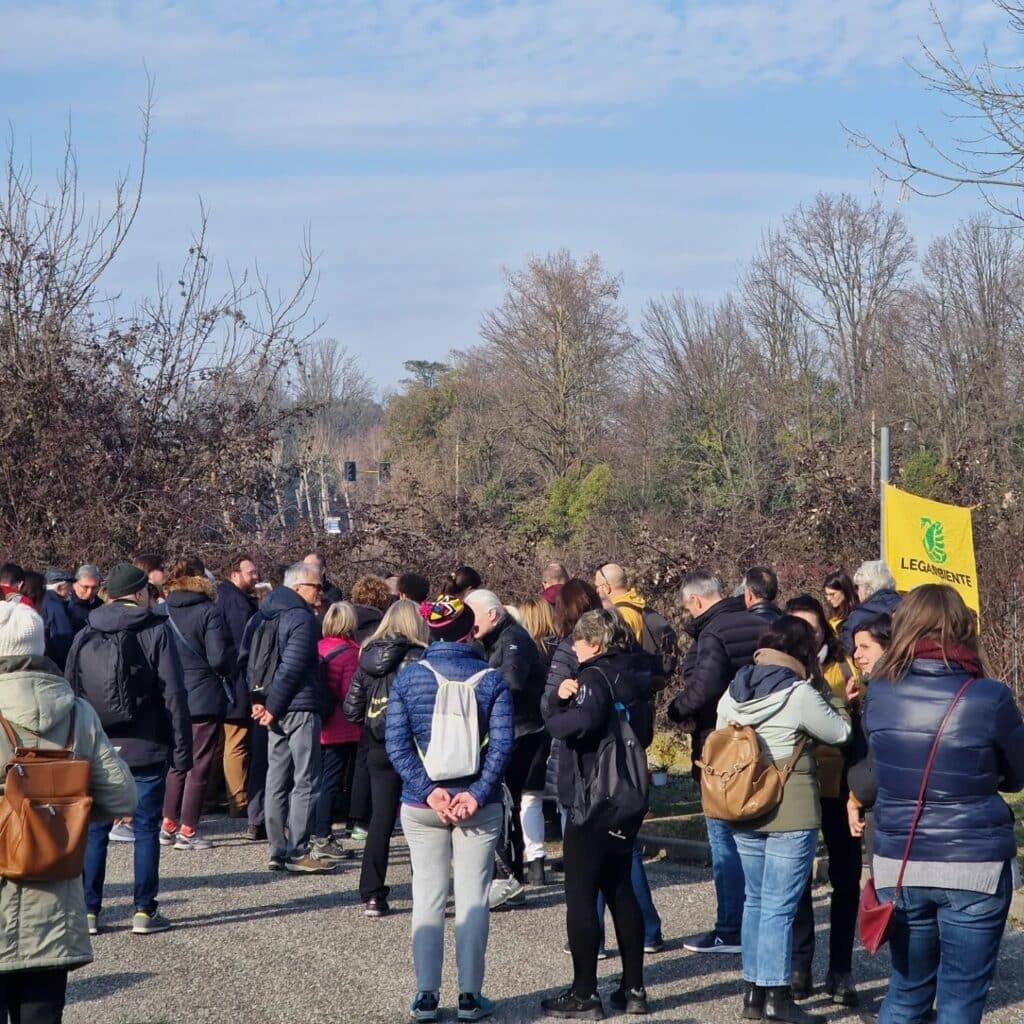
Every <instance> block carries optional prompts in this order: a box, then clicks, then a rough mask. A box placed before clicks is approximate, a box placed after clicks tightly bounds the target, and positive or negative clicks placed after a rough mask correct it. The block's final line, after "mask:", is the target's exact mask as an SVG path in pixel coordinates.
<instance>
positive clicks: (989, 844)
mask: <svg viewBox="0 0 1024 1024" xmlns="http://www.w3.org/2000/svg"><path fill="white" fill-rule="evenodd" d="M966 679H967V673H966V672H965V671H964V670H963V669H962V668H961V667H960V666H959V665H957V664H956V663H955V662H954V663H952V664H949V665H947V664H946V663H945V662H944V661H938V660H931V659H925V658H916V659H915V660H914V662H913V664H912V665H911V668H910V672H909V673H908V674H907V676H906V677H905V678H904V679H902V680H900V681H899V682H898V683H894V682H892V681H890V680H888V679H885V678H883V677H879V678H872V680H871V684H870V686H868V694H867V700H866V702H865V705H864V715H863V719H862V724H863V727H864V731H865V733H866V734H867V737H868V742H869V744H870V747H871V754H872V757H873V760H874V766H875V777H876V779H877V783H878V797H877V799H876V801H875V825H876V829H875V850H874V852H875V855H876V856H880V857H888V858H892V859H894V860H900V859H902V857H903V851H904V848H905V847H906V842H907V835H908V833H909V831H910V822H911V820H912V818H913V816H914V808H915V807H916V805H917V794H918V792H919V791H920V789H921V777H922V775H923V773H924V766H925V763H926V762H927V760H928V754H929V752H930V751H931V747H932V743H933V742H934V740H935V734H936V732H937V731H938V728H939V723H940V722H941V721H942V719H943V716H944V715H945V714H946V710H947V708H948V707H949V704H950V701H952V699H953V697H954V695H955V694H956V692H957V690H959V689H960V687H961V686H962V685H963V683H964V681H965V680H966ZM1022 788H1024V723H1022V721H1021V714H1020V711H1019V710H1018V708H1017V705H1016V703H1015V701H1014V699H1013V694H1012V693H1011V692H1010V691H1009V690H1008V689H1007V688H1006V686H1004V685H1003V684H1002V683H1000V682H998V681H996V680H995V679H979V680H977V681H976V682H974V683H972V684H971V686H970V687H969V688H968V690H967V692H966V693H965V694H964V695H963V697H962V698H961V700H960V703H959V705H958V706H957V708H956V710H955V711H954V712H953V716H952V717H951V718H950V720H949V723H948V724H947V726H946V728H945V731H944V732H943V733H942V739H941V741H940V742H939V748H938V752H937V754H936V757H935V764H934V766H933V768H932V774H931V777H930V779H929V781H928V792H927V795H926V799H925V804H924V811H923V812H922V814H921V821H920V824H919V825H918V828H917V833H916V835H915V838H914V846H913V848H912V850H911V851H910V859H911V860H912V861H946V862H957V863H975V864H977V863H984V862H992V861H1001V860H1009V859H1010V858H1011V857H1015V856H1016V855H1017V844H1016V842H1015V841H1014V836H1013V814H1012V813H1011V811H1010V809H1009V808H1008V807H1007V806H1006V802H1005V801H1004V800H1003V798H1002V797H1001V796H1000V795H999V792H1000V791H1002V792H1008V793H1016V792H1019V791H1020V790H1021V789H1022Z"/></svg>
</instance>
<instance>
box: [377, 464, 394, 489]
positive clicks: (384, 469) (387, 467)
mask: <svg viewBox="0 0 1024 1024" xmlns="http://www.w3.org/2000/svg"><path fill="white" fill-rule="evenodd" d="M390 479H391V463H390V462H378V463H377V483H379V484H386V483H387V482H388V481H389V480H390Z"/></svg>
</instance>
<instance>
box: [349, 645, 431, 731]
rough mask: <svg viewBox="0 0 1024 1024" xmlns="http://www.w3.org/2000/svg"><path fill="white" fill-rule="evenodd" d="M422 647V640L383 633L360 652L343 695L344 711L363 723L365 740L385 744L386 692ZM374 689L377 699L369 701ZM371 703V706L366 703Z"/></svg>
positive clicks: (350, 717)
mask: <svg viewBox="0 0 1024 1024" xmlns="http://www.w3.org/2000/svg"><path fill="white" fill-rule="evenodd" d="M425 650H426V648H425V647H424V646H423V645H422V644H417V643H414V642H413V641H412V640H408V639H406V638H405V637H404V636H382V637H378V638H377V639H376V640H372V641H371V642H370V643H368V644H367V645H366V647H365V648H364V649H363V650H362V652H361V653H360V655H359V665H358V667H357V668H356V674H355V675H354V676H353V677H352V682H351V684H350V685H349V688H348V694H347V695H346V697H345V706H344V713H345V717H346V718H347V719H348V720H349V721H350V722H354V723H355V724H356V725H364V726H366V728H365V729H364V730H363V735H364V736H365V737H367V742H371V743H377V744H379V745H380V746H383V745H384V739H383V737H384V726H385V722H386V721H387V718H386V716H387V710H388V704H387V697H386V695H387V694H388V693H389V692H390V690H391V684H392V683H393V682H394V681H395V676H397V675H398V672H399V670H400V669H401V668H402V666H403V665H405V664H406V663H407V662H410V661H419V660H420V658H422V657H423V652H424V651H425ZM373 691H377V693H376V699H374V700H373V701H372V702H371V701H370V694H371V692H373ZM381 697H383V698H384V699H383V701H382V700H381ZM370 704H372V706H368V705H370ZM375 734H376V735H375Z"/></svg>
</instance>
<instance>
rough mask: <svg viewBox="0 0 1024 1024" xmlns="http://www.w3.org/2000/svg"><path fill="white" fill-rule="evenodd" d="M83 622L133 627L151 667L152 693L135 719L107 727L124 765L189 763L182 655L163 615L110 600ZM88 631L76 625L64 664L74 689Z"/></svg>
mask: <svg viewBox="0 0 1024 1024" xmlns="http://www.w3.org/2000/svg"><path fill="white" fill-rule="evenodd" d="M87 625H88V627H89V628H90V629H94V630H97V631H98V632H100V633H120V632H122V631H124V630H131V631H133V632H134V633H135V634H136V635H137V637H138V640H139V646H140V647H141V648H142V653H143V656H144V657H145V659H146V662H147V664H148V665H149V668H150V670H151V672H152V676H151V679H150V682H151V683H152V685H153V699H152V700H147V701H146V702H145V703H143V704H142V706H141V707H139V709H138V711H137V712H136V718H135V721H134V722H132V723H131V724H127V725H117V726H112V727H111V728H109V729H108V730H107V735H108V736H109V737H110V739H111V741H112V742H113V744H114V746H115V747H120V750H121V757H123V758H124V761H125V763H126V764H127V765H128V767H129V768H135V769H140V768H142V769H146V768H148V769H152V770H154V771H162V770H164V769H165V768H166V767H167V763H168V760H169V761H170V766H171V767H172V768H177V769H178V770H179V771H188V770H189V768H191V767H192V723H191V720H190V719H189V714H188V698H187V696H186V694H185V685H184V682H183V680H182V670H181V661H180V660H179V658H178V651H177V648H176V647H175V645H174V640H173V638H172V637H171V631H170V628H169V627H168V625H167V621H166V620H165V619H164V618H163V617H162V616H160V615H156V614H155V613H154V612H151V611H150V610H149V609H148V608H140V607H139V606H138V605H137V604H132V603H130V602H127V601H111V602H110V604H105V605H103V606H101V607H100V608H96V609H95V610H94V611H92V612H90V613H89V619H88V622H87ZM88 635H89V634H88V630H79V632H78V635H77V636H76V637H75V641H74V643H73V644H72V645H71V650H70V652H69V653H68V661H67V666H66V667H65V670H64V675H65V678H66V679H67V680H68V682H69V683H71V688H72V689H73V690H75V691H76V692H79V690H78V687H77V686H76V680H77V678H78V674H79V671H80V670H81V671H88V664H87V662H85V661H83V662H82V664H81V666H80V665H79V651H80V650H81V648H82V644H83V642H84V641H85V640H86V638H87V637H88Z"/></svg>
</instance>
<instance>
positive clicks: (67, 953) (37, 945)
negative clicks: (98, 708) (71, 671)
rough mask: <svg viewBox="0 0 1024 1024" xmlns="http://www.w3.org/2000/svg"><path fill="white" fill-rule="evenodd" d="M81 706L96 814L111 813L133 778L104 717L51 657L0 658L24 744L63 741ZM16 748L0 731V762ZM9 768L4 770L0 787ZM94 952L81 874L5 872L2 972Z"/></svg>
mask: <svg viewBox="0 0 1024 1024" xmlns="http://www.w3.org/2000/svg"><path fill="white" fill-rule="evenodd" d="M72 707H74V709H75V739H74V750H75V754H76V755H77V756H78V757H82V758H86V759H88V760H89V761H90V762H91V764H92V777H91V780H90V784H89V790H90V795H91V796H92V798H93V801H94V802H93V810H92V813H93V818H94V820H96V821H109V820H111V819H112V818H115V817H117V816H119V815H125V814H131V813H132V811H133V810H135V780H134V779H133V778H132V774H131V771H130V770H129V769H128V766H127V765H126V764H125V763H124V762H123V761H122V760H121V758H120V757H118V756H117V753H116V752H115V750H114V748H113V747H112V746H111V743H110V740H109V739H107V735H106V733H105V732H104V731H103V727H102V726H101V725H100V720H99V717H98V716H97V714H96V712H95V711H94V710H93V709H92V707H91V705H89V704H87V703H86V702H85V701H84V700H82V699H80V698H79V699H76V698H75V695H74V694H73V693H72V691H71V687H70V686H69V685H68V684H67V682H66V681H65V680H64V678H63V677H62V676H61V675H60V673H59V671H58V669H57V666H56V665H54V664H53V663H52V662H50V661H49V660H48V659H46V658H11V657H6V658H0V714H2V715H3V716H4V717H5V718H6V719H7V720H8V722H10V723H11V726H12V727H13V729H14V732H15V735H16V736H17V738H18V740H19V742H20V743H21V744H22V745H23V746H26V747H43V748H54V747H58V748H59V747H62V746H64V743H65V741H66V740H67V736H68V728H69V726H70V724H71V709H72ZM10 754H11V747H10V743H9V742H8V740H7V738H6V736H4V735H3V733H2V732H0V767H2V765H3V764H4V763H5V762H6V759H7V758H8V757H9V756H10ZM2 782H3V776H2V774H0V791H2V788H3V787H2ZM91 960H92V945H91V943H90V942H89V929H88V926H87V924H86V918H85V893H84V890H83V888H82V879H81V878H71V879H68V880H67V881H63V882H15V881H12V880H10V879H6V878H0V973H6V972H8V971H22V970H29V969H40V968H54V967H65V968H72V967H80V966H81V965H82V964H87V963H89V961H91Z"/></svg>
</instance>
